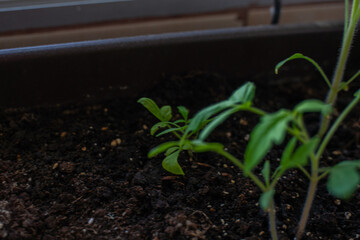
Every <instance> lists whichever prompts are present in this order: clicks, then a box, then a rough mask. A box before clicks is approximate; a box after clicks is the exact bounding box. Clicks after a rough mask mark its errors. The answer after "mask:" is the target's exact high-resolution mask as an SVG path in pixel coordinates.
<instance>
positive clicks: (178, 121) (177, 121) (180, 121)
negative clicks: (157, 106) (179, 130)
mask: <svg viewBox="0 0 360 240" xmlns="http://www.w3.org/2000/svg"><path fill="white" fill-rule="evenodd" d="M185 122H186V121H185V120H184V119H179V120H176V121H175V122H173V123H174V124H178V123H185Z"/></svg>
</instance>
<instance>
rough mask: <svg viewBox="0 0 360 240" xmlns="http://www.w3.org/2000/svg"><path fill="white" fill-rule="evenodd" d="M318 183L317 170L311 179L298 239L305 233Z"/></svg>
mask: <svg viewBox="0 0 360 240" xmlns="http://www.w3.org/2000/svg"><path fill="white" fill-rule="evenodd" d="M317 183H318V175H317V172H316V173H313V175H312V177H311V179H310V185H309V190H308V193H307V196H306V201H305V205H304V208H303V211H302V214H301V218H300V222H299V228H298V231H297V233H296V240H300V239H301V238H302V236H303V234H304V231H305V227H306V223H307V221H308V218H309V214H310V209H311V206H312V203H313V201H314V198H315V193H316V188H317Z"/></svg>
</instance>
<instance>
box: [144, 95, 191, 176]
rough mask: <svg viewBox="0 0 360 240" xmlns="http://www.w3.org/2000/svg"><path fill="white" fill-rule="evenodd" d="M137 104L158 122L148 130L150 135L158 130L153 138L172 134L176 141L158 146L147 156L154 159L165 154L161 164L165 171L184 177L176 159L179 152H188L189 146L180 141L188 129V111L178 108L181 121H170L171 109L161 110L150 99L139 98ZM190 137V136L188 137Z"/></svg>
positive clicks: (168, 107) (163, 108)
mask: <svg viewBox="0 0 360 240" xmlns="http://www.w3.org/2000/svg"><path fill="white" fill-rule="evenodd" d="M138 103H140V104H142V105H143V106H144V107H145V108H146V109H147V110H148V111H149V112H150V113H152V114H153V115H154V116H155V117H156V118H157V119H158V120H159V121H160V122H158V123H156V124H155V125H153V126H152V128H151V129H150V133H151V135H155V134H156V133H157V132H158V131H159V130H160V129H164V128H165V130H162V131H161V132H160V133H157V134H156V135H155V136H156V137H160V136H162V135H165V134H170V133H171V134H173V135H174V136H175V137H176V138H177V139H178V141H173V142H166V143H164V144H160V145H159V146H157V147H155V148H154V149H152V150H151V151H150V152H149V154H148V156H149V157H150V158H151V157H154V156H156V155H158V154H160V153H163V152H165V158H164V160H163V162H162V166H163V168H164V169H165V170H167V171H169V172H171V173H173V174H177V175H184V172H183V170H182V168H181V167H180V165H179V163H178V158H179V155H180V152H181V151H183V150H189V151H190V148H189V145H187V144H185V143H183V142H181V141H180V139H181V138H182V136H183V134H184V133H185V130H186V129H187V128H188V124H189V119H188V116H189V111H188V110H187V109H186V108H185V107H184V106H178V107H177V109H178V111H179V113H180V115H181V117H182V119H179V120H176V121H171V119H172V109H171V107H170V106H168V105H167V106H163V107H161V108H159V107H158V105H157V104H156V103H155V102H154V101H153V100H151V99H150V98H140V99H139V100H138ZM189 137H190V136H189Z"/></svg>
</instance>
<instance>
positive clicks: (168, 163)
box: [162, 151, 184, 175]
mask: <svg viewBox="0 0 360 240" xmlns="http://www.w3.org/2000/svg"><path fill="white" fill-rule="evenodd" d="M179 154H180V151H176V152H174V153H172V154H170V155H169V156H167V157H166V158H164V160H163V161H162V166H163V168H164V169H165V170H166V171H168V172H171V173H173V174H177V175H184V172H183V170H182V169H181V167H180V165H179V163H178V158H179Z"/></svg>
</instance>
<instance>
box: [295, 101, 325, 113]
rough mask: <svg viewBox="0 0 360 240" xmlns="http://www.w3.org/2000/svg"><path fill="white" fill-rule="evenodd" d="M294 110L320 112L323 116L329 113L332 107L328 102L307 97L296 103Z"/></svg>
mask: <svg viewBox="0 0 360 240" xmlns="http://www.w3.org/2000/svg"><path fill="white" fill-rule="evenodd" d="M294 111H295V112H298V113H307V112H321V114H322V115H323V116H326V115H328V114H329V113H331V111H332V107H331V105H330V104H326V103H324V102H322V101H320V100H316V99H309V100H304V101H302V102H301V103H299V104H298V105H296V107H295V108H294Z"/></svg>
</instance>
